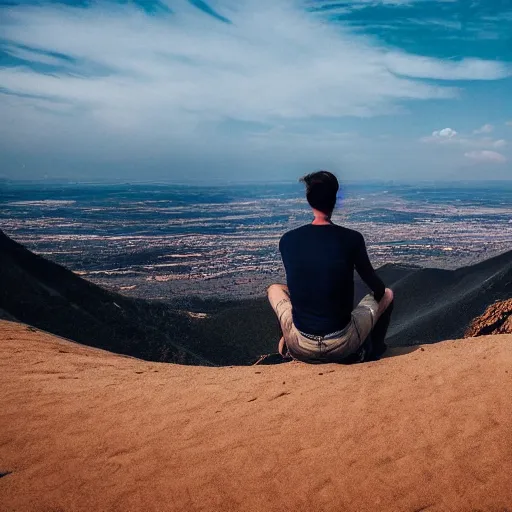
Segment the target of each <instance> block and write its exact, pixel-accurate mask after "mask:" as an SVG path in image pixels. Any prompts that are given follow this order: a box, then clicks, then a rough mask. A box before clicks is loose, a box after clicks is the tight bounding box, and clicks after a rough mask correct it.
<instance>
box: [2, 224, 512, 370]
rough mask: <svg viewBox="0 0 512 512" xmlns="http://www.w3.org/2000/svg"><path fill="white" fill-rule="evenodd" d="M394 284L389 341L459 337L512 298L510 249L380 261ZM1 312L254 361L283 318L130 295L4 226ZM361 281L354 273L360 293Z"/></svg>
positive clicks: (124, 340) (191, 360)
mask: <svg viewBox="0 0 512 512" xmlns="http://www.w3.org/2000/svg"><path fill="white" fill-rule="evenodd" d="M378 273H379V274H380V275H381V277H382V279H383V280H384V282H385V283H386V284H387V285H388V286H390V287H392V288H393V289H394V291H395V308H394V312H393V319H392V324H391V327H390V330H389V336H388V340H387V341H388V344H389V345H390V346H403V345H413V344H418V343H433V342H437V341H440V340H443V339H449V338H459V337H462V336H463V334H464V332H465V330H466V329H467V327H468V325H469V324H470V322H471V321H472V320H473V318H475V317H477V316H478V315H480V314H482V313H483V311H484V310H485V308H486V307H487V306H488V305H489V304H492V303H493V302H495V301H496V300H504V299H508V298H510V297H512V251H509V252H507V253H504V254H501V255H499V256H497V257H495V258H492V259H488V260H486V261H483V262H481V263H478V264H477V265H473V266H470V267H465V268H461V269H458V270H454V271H449V270H441V269H431V268H418V267H412V266H404V265H397V264H393V265H389V264H388V265H384V266H383V267H381V268H380V269H378ZM0 282H1V283H2V287H0V318H5V319H8V320H9V319H10V320H12V319H18V320H19V321H21V322H25V323H27V324H30V325H33V326H35V327H38V328H41V329H44V330H46V331H49V332H52V333H54V334H58V335H60V336H64V337H66V338H70V339H73V340H75V341H78V342H80V343H84V344H88V345H92V346H96V347H100V348H104V349H107V350H111V351H114V352H118V353H122V354H127V355H132V356H136V357H141V358H144V359H147V360H154V361H167V362H180V363H186V364H203V365H230V364H235V365H237V364H249V363H251V362H253V361H255V360H256V359H257V358H258V356H259V355H260V354H264V353H269V352H274V351H275V349H276V342H277V339H278V329H277V320H276V319H275V316H274V314H273V312H272V310H271V308H270V306H269V305H268V303H267V299H266V297H265V296H264V295H265V290H262V291H261V294H262V297H261V298H260V299H255V300H240V301H229V302H226V301H224V302H221V301H211V300H209V301H206V300H190V301H188V302H189V304H190V307H189V311H184V310H181V309H180V308H179V301H177V300H175V299H176V298H174V297H172V296H170V297H169V301H168V302H165V303H164V302H159V301H146V300H142V299H133V298H129V297H126V296H123V295H120V294H117V293H113V292H111V291H107V290H105V289H103V288H100V287H99V286H96V285H94V284H92V283H90V282H88V281H86V280H84V279H82V278H81V277H79V276H77V275H76V274H74V273H73V272H71V271H69V270H67V269H65V268H64V267H62V266H60V265H57V264H56V263H53V262H51V261H48V260H46V259H44V258H42V257H40V256H37V255H35V254H33V253H32V252H30V251H29V250H27V249H26V248H24V247H23V246H21V245H20V244H18V243H16V242H15V241H13V240H12V239H10V238H9V237H8V236H6V235H5V234H4V233H2V232H1V231H0ZM364 293H366V290H365V286H364V285H363V284H362V283H361V282H360V281H359V280H356V301H357V299H358V298H360V297H361V296H362V295H363V294H364Z"/></svg>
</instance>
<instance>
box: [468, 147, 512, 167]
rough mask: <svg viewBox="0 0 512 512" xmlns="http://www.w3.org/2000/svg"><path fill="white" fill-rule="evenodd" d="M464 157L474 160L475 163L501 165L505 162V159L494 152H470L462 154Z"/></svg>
mask: <svg viewBox="0 0 512 512" xmlns="http://www.w3.org/2000/svg"><path fill="white" fill-rule="evenodd" d="M464 156H465V157H466V158H470V159H471V160H474V161H475V162H488V163H496V164H502V163H505V162H506V161H507V159H506V158H505V157H504V156H503V155H502V154H501V153H497V152H496V151H487V150H481V151H470V152H468V153H464Z"/></svg>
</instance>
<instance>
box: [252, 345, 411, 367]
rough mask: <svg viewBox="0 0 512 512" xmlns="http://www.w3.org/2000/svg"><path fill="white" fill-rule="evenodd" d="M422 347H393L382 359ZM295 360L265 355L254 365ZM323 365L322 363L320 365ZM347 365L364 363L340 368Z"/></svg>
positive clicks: (405, 353)
mask: <svg viewBox="0 0 512 512" xmlns="http://www.w3.org/2000/svg"><path fill="white" fill-rule="evenodd" d="M420 349H421V346H419V345H416V346H410V347H392V348H388V349H387V350H386V352H384V354H383V355H382V357H381V358H380V359H389V358H391V357H398V356H405V355H407V354H411V353H412V352H416V351H417V350H420ZM292 361H293V360H292V359H290V358H284V357H283V356H281V354H278V353H274V354H264V355H262V356H260V357H259V358H258V359H257V360H256V361H255V362H253V363H252V365H253V366H254V365H274V364H284V363H291V362H292ZM365 362H374V361H365ZM320 364H321V363H320ZM347 364H364V363H340V366H345V365H347Z"/></svg>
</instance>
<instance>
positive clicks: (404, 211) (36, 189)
mask: <svg viewBox="0 0 512 512" xmlns="http://www.w3.org/2000/svg"><path fill="white" fill-rule="evenodd" d="M338 203H339V204H338V207H337V209H336V212H335V215H334V217H333V220H334V222H335V223H338V224H342V225H345V226H347V227H349V228H353V229H356V230H358V231H361V232H362V233H363V235H364V236H365V239H366V242H367V246H368V252H369V254H370V258H371V260H372V262H373V264H374V266H375V267H379V266H381V265H383V264H385V263H401V264H405V265H419V266H430V267H439V268H457V267H461V266H465V265H468V264H471V263H475V262H477V261H480V260H483V259H486V258H489V257H491V256H493V255H495V254H499V253H501V252H503V251H505V250H508V249H510V248H512V182H508V183H507V182H500V183H497V184H496V183H494V184H493V183H492V182H491V183H488V184H483V183H481V182H478V183H473V184H470V183H467V184H460V185H455V184H421V185H411V184H397V183H391V184H383V183H367V184H347V185H344V186H342V192H341V193H340V197H339V201H338ZM0 205H1V211H0V222H1V228H2V229H3V230H4V231H5V232H6V233H7V234H8V235H9V236H12V237H13V238H14V239H15V240H16V241H18V242H20V243H22V244H24V245H26V246H27V247H28V248H29V249H31V250H34V251H35V252H37V253H38V254H41V255H43V256H45V257H47V258H49V259H51V260H53V261H55V262H57V263H60V264H62V265H65V266H66V267H68V268H70V269H72V270H73V271H75V272H76V273H77V274H79V275H82V276H84V277H85V278H87V279H89V280H91V281H93V282H95V283H98V284H101V285H103V286H106V287H108V288H111V289H113V290H116V291H121V292H122V293H125V294H128V295H131V296H137V297H144V298H157V299H163V300H172V299H173V298H178V297H183V296H190V295H196V296H202V297H212V296H215V297H217V298H226V299H228V298H241V297H242V298H243V297H253V296H262V295H263V294H264V291H265V286H266V285H268V284H270V283H271V282H274V281H283V280H284V273H283V270H282V266H281V260H280V256H279V252H278V242H279V238H280V236H281V235H282V234H283V233H284V232H285V231H287V230H289V229H293V228H294V227H298V226H300V225H302V224H305V223H307V222H310V220H311V214H310V211H309V210H308V205H307V202H306V200H305V198H304V191H303V188H302V186H301V185H300V184H299V183H296V184H271V185H262V184H252V185H229V186H214V187H200V186H187V185H170V184H167V185H165V184H154V185H147V184H123V185H91V184H88V185H77V184H70V185H62V184H43V183H31V184H23V183H21V182H20V183H17V182H3V183H1V184H0Z"/></svg>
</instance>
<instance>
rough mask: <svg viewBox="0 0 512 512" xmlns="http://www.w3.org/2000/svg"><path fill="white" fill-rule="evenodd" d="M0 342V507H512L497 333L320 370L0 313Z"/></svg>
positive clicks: (502, 346) (510, 380)
mask: <svg viewBox="0 0 512 512" xmlns="http://www.w3.org/2000/svg"><path fill="white" fill-rule="evenodd" d="M0 338H1V340H2V342H1V343H0V388H1V389H2V393H1V395H0V466H1V467H0V476H1V478H0V509H1V510H9V511H12V512H21V511H26V510H30V511H32V512H43V511H45V512H47V511H57V510H59V511H66V512H75V511H77V512H78V511H84V512H85V511H87V512H89V511H91V510H98V511H99V510H102V511H123V512H124V511H139V510H143V511H145V512H151V511H155V512H156V511H158V512H165V511H183V510H186V511H190V512H194V511H209V512H215V511H222V512H225V511H231V512H234V511H243V512H252V511H254V512H259V511H262V510H265V511H290V512H301V511H304V512H305V511H308V512H309V511H311V510H322V511H325V512H330V511H333V512H343V511H353V510H357V511H358V512H365V511H369V512H370V511H371V512H375V511H379V512H388V511H389V512H402V511H404V512H405V511H408V512H412V511H423V510H425V511H428V512H450V511H452V512H464V511H468V512H469V511H475V510H481V511H486V512H491V511H496V512H497V511H502V512H503V511H506V510H510V506H511V504H512V485H511V482H512V481H511V475H512V433H511V431H510V417H511V415H512V402H511V400H510V397H511V396H512V373H511V372H512V370H511V368H512V337H511V336H510V335H496V336H483V337H479V338H469V339H465V340H458V341H447V342H443V343H438V344H435V345H426V346H423V347H421V348H420V347H416V348H412V349H411V348H409V349H400V348H398V349H393V351H392V352H391V354H389V356H388V357H387V358H385V359H383V360H381V361H377V362H374V363H368V364H365V365H355V366H339V365H324V366H322V367H321V368H320V367H318V366H311V365H305V364H301V363H290V364H287V365H279V366H265V367H234V368H227V367H223V368H208V367H196V366H194V367H193V366H180V365H172V364H161V363H151V362H146V361H141V360H138V359H134V358H127V357H122V356H118V355H115V354H112V353H109V352H105V351H102V350H98V349H94V348H90V347H84V346H82V345H77V344H75V343H72V342H69V341H65V340H62V339H58V338H55V337H54V336H51V335H49V334H46V333H43V332H40V331H37V330H35V329H33V328H31V327H27V326H24V325H21V324H17V323H11V322H6V321H0ZM391 356H394V357H391ZM2 475H3V476H2Z"/></svg>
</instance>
